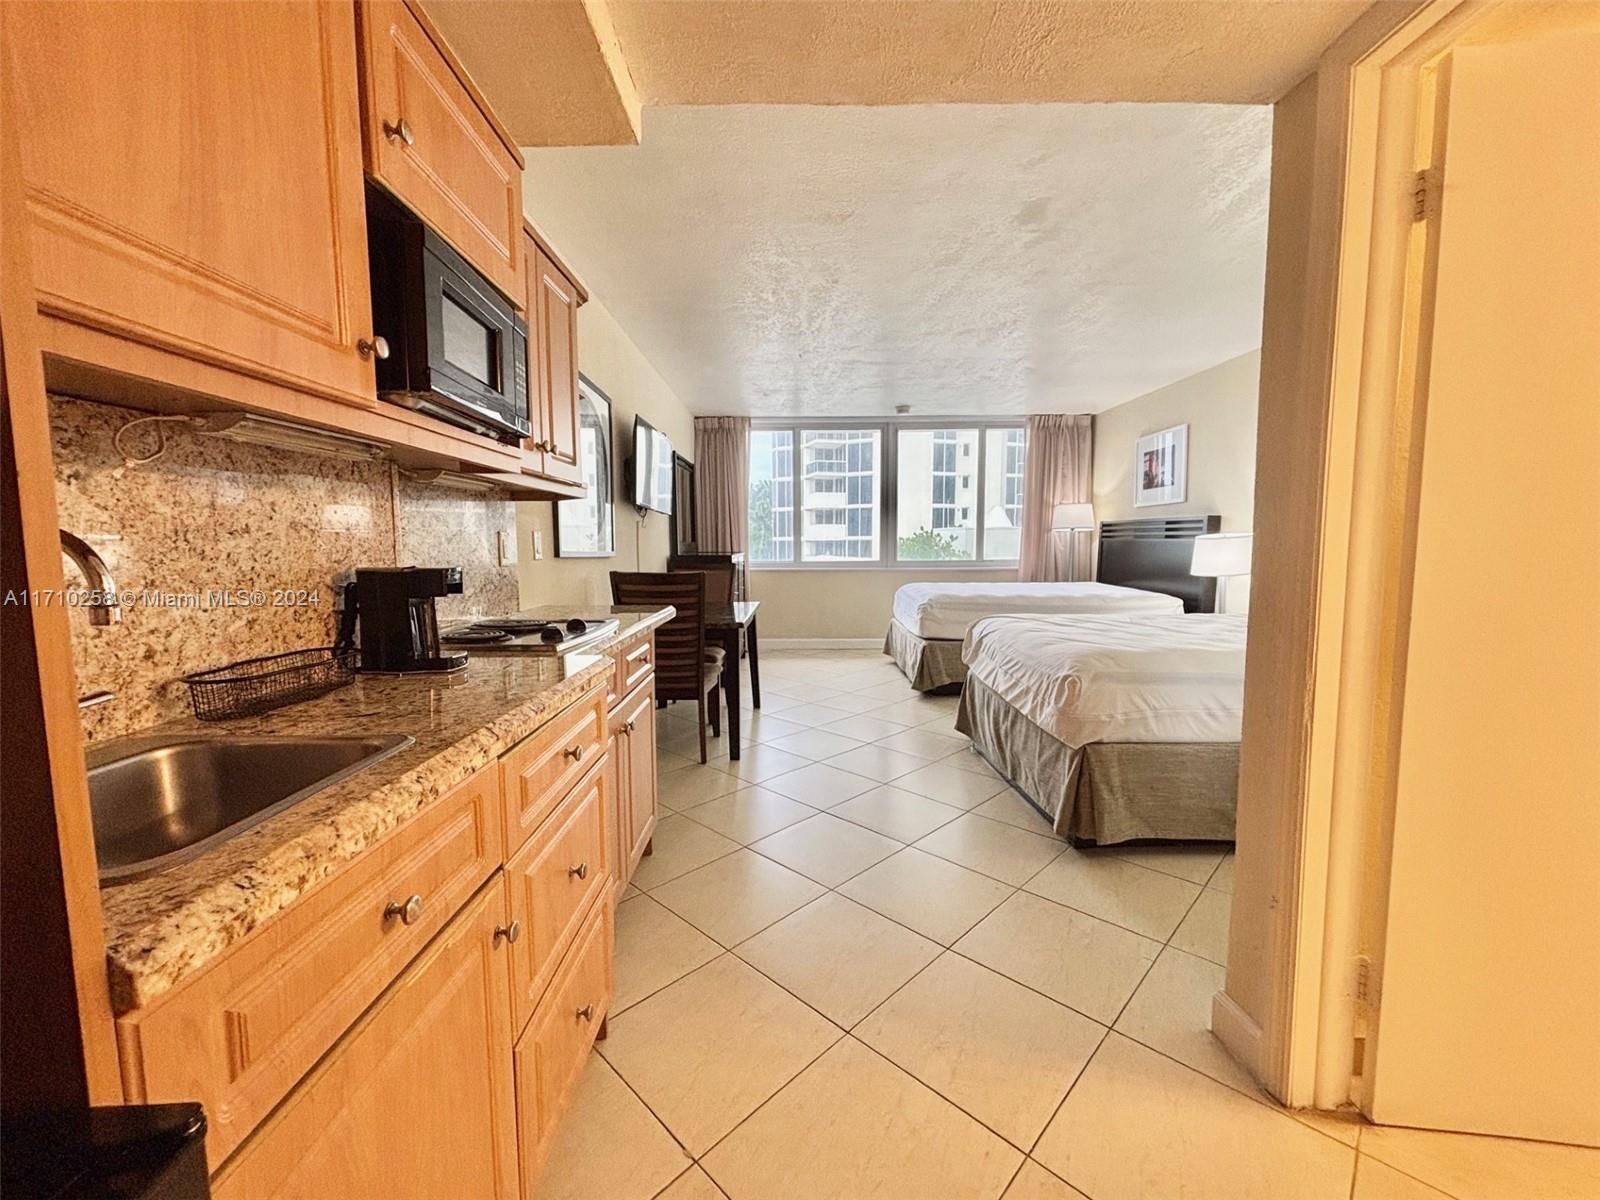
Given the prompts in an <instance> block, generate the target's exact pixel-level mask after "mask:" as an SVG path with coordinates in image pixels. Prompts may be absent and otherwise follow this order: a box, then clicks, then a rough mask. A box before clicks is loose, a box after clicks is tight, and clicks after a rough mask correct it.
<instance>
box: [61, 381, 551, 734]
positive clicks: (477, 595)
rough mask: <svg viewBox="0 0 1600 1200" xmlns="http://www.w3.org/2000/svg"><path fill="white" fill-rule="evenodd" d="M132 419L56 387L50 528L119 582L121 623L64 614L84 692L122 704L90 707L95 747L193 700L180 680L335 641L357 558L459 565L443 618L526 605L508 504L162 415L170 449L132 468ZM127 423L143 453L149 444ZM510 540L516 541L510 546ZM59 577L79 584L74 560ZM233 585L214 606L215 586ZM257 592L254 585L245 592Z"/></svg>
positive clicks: (152, 439)
mask: <svg viewBox="0 0 1600 1200" xmlns="http://www.w3.org/2000/svg"><path fill="white" fill-rule="evenodd" d="M139 415H141V414H139V413H136V412H132V411H129V410H127V409H122V408H115V407H111V406H109V405H103V404H95V403H91V402H89V401H85V400H75V399H69V398H66V397H52V399H51V413H50V420H51V433H52V440H53V443H54V450H55V464H56V500H57V504H58V506H59V508H60V519H61V526H62V528H64V529H70V530H71V531H72V532H74V533H76V534H77V535H78V536H80V537H82V538H83V539H84V540H86V541H87V542H88V543H89V544H90V545H91V546H93V547H94V548H95V549H96V550H97V551H98V552H99V553H100V556H101V557H102V558H104V559H105V561H106V565H107V566H108V567H109V568H110V570H111V573H112V575H113V576H114V577H115V578H116V581H117V586H118V590H119V591H120V592H122V593H123V594H124V595H128V594H130V593H131V594H132V597H133V602H132V603H128V604H124V606H123V614H122V621H121V622H120V623H118V624H116V625H108V626H93V625H90V624H89V620H88V615H87V613H84V612H81V611H75V612H74V613H73V614H72V618H71V620H72V635H73V659H74V665H75V667H76V669H77V678H78V690H79V691H80V693H87V692H92V691H100V690H105V691H110V692H113V693H115V699H113V700H111V701H110V702H108V703H106V704H102V705H98V706H96V707H94V708H89V709H85V710H84V711H83V723H84V733H85V735H86V736H87V738H88V739H89V740H90V741H98V740H101V739H103V738H108V737H117V736H120V735H123V734H127V733H132V732H136V731H138V730H140V729H143V728H146V727H148V726H150V725H154V724H156V723H158V722H160V721H164V720H167V719H169V718H171V717H174V716H178V715H180V714H182V713H184V712H185V711H187V709H188V704H189V701H188V690H187V688H186V687H185V686H184V685H183V684H182V683H181V682H179V679H180V677H181V676H183V675H185V674H188V673H189V672H191V671H198V670H203V669H205V668H207V667H217V666H222V665H224V664H225V663H229V662H234V661H236V660H238V659H242V658H253V657H256V656H258V655H263V654H275V653H278V652H279V651H283V650H294V649H299V648H302V647H308V646H324V645H327V644H328V643H330V642H331V641H332V640H333V634H334V630H335V626H336V625H337V620H338V618H337V608H338V596H339V590H340V585H341V584H342V583H343V581H344V580H345V579H347V578H348V577H349V572H350V570H351V569H352V568H354V567H356V566H394V565H402V564H418V565H432V566H442V565H452V566H455V565H459V566H460V567H462V568H463V572H464V577H465V582H466V591H465V593H464V594H463V595H461V596H455V597H450V598H449V599H447V600H444V601H441V602H440V616H441V617H442V618H445V619H454V618H460V617H469V616H482V615H489V614H492V613H496V612H506V611H510V610H514V609H516V608H517V607H519V601H518V586H517V569H516V566H515V565H514V564H508V565H506V566H500V565H499V564H498V554H497V545H496V535H497V534H499V533H502V532H503V533H504V534H505V535H506V537H507V538H508V539H514V538H515V536H516V516H515V512H514V506H513V503H512V502H511V501H510V500H506V499H500V498H496V497H493V496H484V495H481V494H478V493H473V492H462V491H458V490H454V489H451V488H444V487H438V486H436V485H431V484H424V483H419V482H417V481H415V480H413V479H410V478H408V477H407V476H406V475H405V474H404V473H403V472H401V471H400V470H399V468H397V467H396V466H395V465H394V464H392V463H389V462H348V461H345V460H342V459H338V458H332V457H327V456H323V455H317V454H308V453H299V452H296V451H290V450H280V449H277V448H274V447H268V446H256V445H248V444H245V443H241V442H233V441H228V440H226V439H223V438H217V437H201V436H198V435H196V434H194V433H191V432H189V431H188V430H186V429H184V428H183V427H182V426H181V425H177V424H171V425H164V426H161V427H160V429H161V431H162V432H163V433H164V434H165V436H166V438H167V448H166V449H165V451H163V452H162V453H161V455H160V456H159V457H158V458H156V459H155V460H154V461H152V462H148V463H144V464H140V465H127V463H126V462H125V461H124V458H123V455H122V454H121V453H120V452H119V451H118V450H117V449H116V448H115V447H114V446H113V444H112V441H113V438H114V437H115V435H116V432H117V430H118V429H119V428H120V427H121V426H122V425H124V424H126V423H127V422H128V421H129V420H131V419H133V418H135V417H137V416H139ZM158 436H159V435H158V433H157V431H156V429H155V428H153V427H151V426H145V427H144V428H142V429H138V430H135V431H132V432H131V433H130V435H129V438H128V442H129V444H128V446H127V449H128V451H129V452H130V453H131V454H133V455H136V456H142V455H144V454H148V453H150V452H152V451H153V450H154V449H155V448H156V447H157V445H158V442H157V440H156V439H157V437H158ZM513 544H514V541H513ZM65 566H66V571H67V586H68V588H69V589H71V588H79V587H82V586H83V581H82V580H81V578H80V577H79V576H78V573H77V570H76V568H75V567H73V566H72V564H71V561H70V560H67V561H66V563H65ZM234 592H242V593H244V595H243V597H242V602H235V603H223V602H221V601H220V600H219V599H218V598H216V597H215V596H214V595H213V594H214V593H234ZM250 593H259V595H251V594H250Z"/></svg>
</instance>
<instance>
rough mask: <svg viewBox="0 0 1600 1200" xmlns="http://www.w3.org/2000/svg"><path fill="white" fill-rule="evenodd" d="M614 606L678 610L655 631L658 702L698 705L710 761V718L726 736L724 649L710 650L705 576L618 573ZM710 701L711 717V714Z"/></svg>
mask: <svg viewBox="0 0 1600 1200" xmlns="http://www.w3.org/2000/svg"><path fill="white" fill-rule="evenodd" d="M611 602H612V603H613V604H625V605H628V606H629V607H642V608H663V607H665V606H666V605H669V604H670V605H672V607H673V608H675V609H677V610H678V611H677V615H676V616H674V617H673V618H672V619H671V620H670V621H668V622H667V623H666V624H665V625H662V626H660V627H659V628H658V629H657V630H656V699H658V700H693V701H694V702H695V706H696V717H697V720H698V723H699V728H700V761H701V762H705V761H706V725H707V718H708V717H709V723H710V726H711V732H712V734H713V735H714V736H716V737H721V736H722V668H723V659H724V654H723V650H722V647H721V646H708V645H706V577H705V575H704V573H702V572H700V571H613V572H611ZM708 701H709V713H708V711H707V709H708Z"/></svg>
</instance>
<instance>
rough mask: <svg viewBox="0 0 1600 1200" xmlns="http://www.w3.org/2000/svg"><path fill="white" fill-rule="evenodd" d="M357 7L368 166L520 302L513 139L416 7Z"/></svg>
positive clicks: (380, 0) (385, 2) (382, 0)
mask: <svg viewBox="0 0 1600 1200" xmlns="http://www.w3.org/2000/svg"><path fill="white" fill-rule="evenodd" d="M357 12H358V14H359V18H360V47H361V125H362V137H363V145H364V147H365V152H366V166H367V172H368V174H370V175H371V176H372V178H374V179H376V180H377V181H378V182H379V183H381V184H382V185H383V186H384V187H385V188H387V189H388V190H389V191H390V192H392V193H393V194H394V195H395V197H396V198H398V199H399V200H401V201H402V202H403V203H404V204H405V205H406V206H407V207H409V208H410V209H411V210H412V211H413V212H415V213H416V214H417V215H418V216H420V217H421V218H422V219H423V220H424V221H426V222H427V223H428V224H429V225H431V226H432V227H433V228H434V229H435V230H436V231H437V232H438V233H439V234H440V235H441V236H443V237H444V239H445V240H446V241H448V242H449V243H450V244H451V245H453V246H454V247H455V248H456V249H457V250H458V251H459V252H460V253H461V255H462V257H464V258H465V259H466V260H467V261H468V262H470V263H471V264H472V265H473V266H475V267H477V268H478V270H480V271H482V272H483V273H484V275H485V276H486V277H487V278H488V279H489V281H490V282H491V283H493V284H494V285H495V286H496V287H498V288H499V289H500V290H501V291H502V292H504V293H505V294H506V295H507V297H509V298H510V299H511V300H512V301H513V302H514V303H516V304H521V303H523V296H524V282H523V279H524V276H523V247H522V240H521V233H522V153H521V151H519V150H518V149H517V145H516V142H515V141H514V140H513V139H512V138H511V135H510V134H509V133H508V132H507V131H506V130H505V129H504V127H503V126H501V124H500V123H499V121H497V120H496V119H495V117H494V114H493V112H492V111H491V110H490V108H489V106H488V104H487V103H486V102H485V101H484V100H483V97H482V96H481V95H480V94H479V93H478V90H477V88H476V87H475V86H474V84H473V83H472V80H471V78H470V77H469V76H468V75H467V73H466V71H465V69H464V68H463V67H462V66H461V64H460V63H459V62H457V61H456V58H455V55H454V54H452V53H451V52H450V48H449V46H448V45H447V44H446V43H445V40H444V38H443V37H442V36H440V34H439V33H438V31H437V30H436V29H434V27H433V24H432V22H430V21H429V20H428V18H427V16H426V15H425V14H424V13H423V11H422V9H421V7H420V6H418V5H416V4H413V3H409V2H408V0H361V3H360V5H359V7H358V9H357ZM530 69H537V68H536V67H530ZM529 324H530V326H531V324H532V322H531V321H530V322H529Z"/></svg>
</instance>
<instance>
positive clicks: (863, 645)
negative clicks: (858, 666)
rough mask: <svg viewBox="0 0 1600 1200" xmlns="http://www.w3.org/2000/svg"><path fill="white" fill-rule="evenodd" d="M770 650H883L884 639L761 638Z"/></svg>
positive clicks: (763, 644) (765, 647)
mask: <svg viewBox="0 0 1600 1200" xmlns="http://www.w3.org/2000/svg"><path fill="white" fill-rule="evenodd" d="M761 645H762V648H763V649H768V650H868V649H871V650H882V649H883V639H882V638H881V637H878V638H767V637H764V638H762V639H761Z"/></svg>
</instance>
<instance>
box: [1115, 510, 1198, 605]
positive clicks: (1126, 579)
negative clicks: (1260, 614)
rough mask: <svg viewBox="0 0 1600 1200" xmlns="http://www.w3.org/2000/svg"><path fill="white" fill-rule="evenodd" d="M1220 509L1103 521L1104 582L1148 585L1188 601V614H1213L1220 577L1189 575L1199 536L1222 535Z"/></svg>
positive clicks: (1135, 586)
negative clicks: (1215, 511) (1201, 514)
mask: <svg viewBox="0 0 1600 1200" xmlns="http://www.w3.org/2000/svg"><path fill="white" fill-rule="evenodd" d="M1221 529H1222V518H1221V516H1219V515H1217V514H1216V513H1212V514H1210V515H1208V516H1194V517H1138V518H1135V519H1134V520H1131V521H1102V522H1100V571H1099V575H1098V578H1099V580H1100V582H1101V583H1114V584H1117V585H1119V586H1121V587H1134V588H1143V589H1144V590H1145V591H1147V592H1161V593H1163V594H1165V595H1168V596H1176V597H1177V598H1178V599H1180V600H1182V601H1183V611H1184V612H1207V613H1208V612H1210V611H1211V610H1212V609H1214V608H1215V607H1216V606H1217V581H1216V580H1215V579H1214V578H1209V577H1203V576H1199V575H1191V574H1189V563H1190V562H1191V561H1192V560H1193V558H1194V539H1195V538H1196V537H1197V536H1199V535H1200V534H1202V533H1217V532H1219V531H1220V530H1221Z"/></svg>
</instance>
